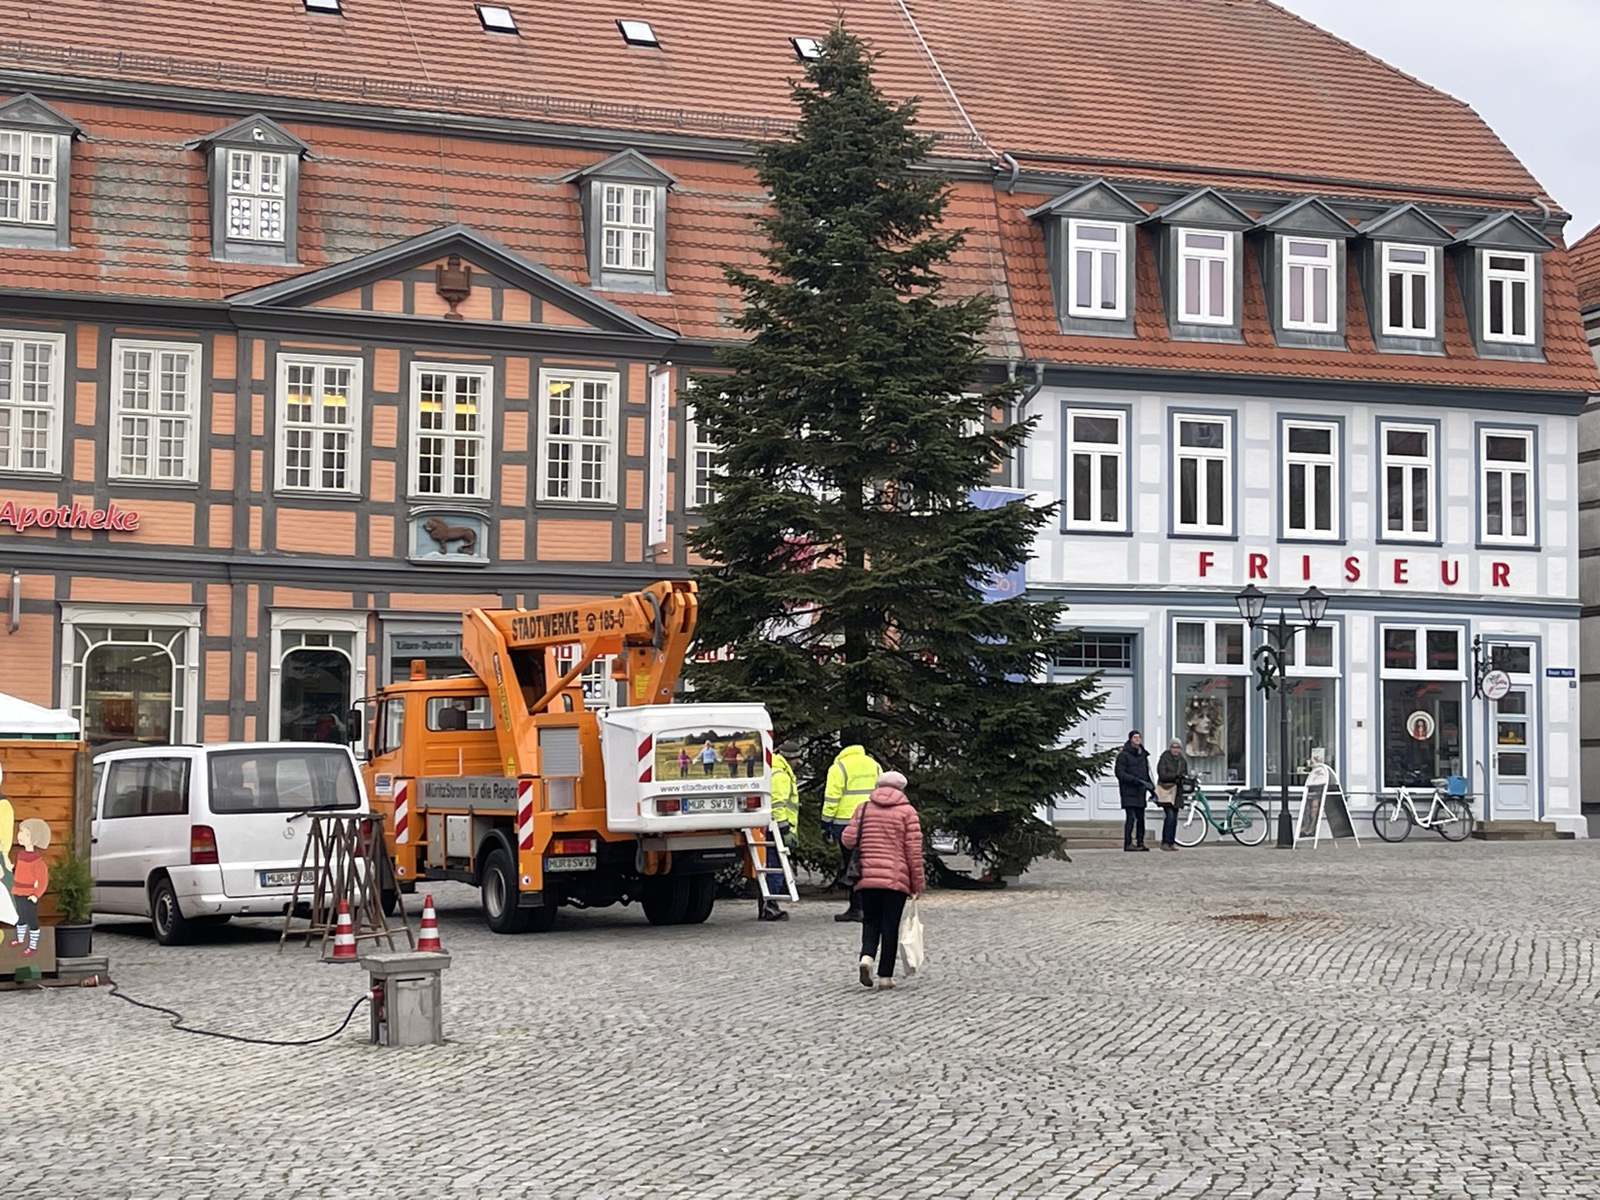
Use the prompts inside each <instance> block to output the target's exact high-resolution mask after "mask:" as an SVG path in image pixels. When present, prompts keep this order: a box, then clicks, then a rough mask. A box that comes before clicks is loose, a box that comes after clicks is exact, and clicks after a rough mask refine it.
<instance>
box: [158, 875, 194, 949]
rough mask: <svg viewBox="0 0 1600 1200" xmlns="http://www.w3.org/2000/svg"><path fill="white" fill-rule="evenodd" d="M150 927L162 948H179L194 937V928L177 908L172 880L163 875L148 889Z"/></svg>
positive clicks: (176, 894)
mask: <svg viewBox="0 0 1600 1200" xmlns="http://www.w3.org/2000/svg"><path fill="white" fill-rule="evenodd" d="M150 925H151V927H152V928H153V929H154V930H155V933H156V941H158V942H160V943H161V944H162V945H163V946H181V945H183V944H184V943H185V942H187V941H188V940H189V939H190V938H191V937H193V936H194V926H193V925H192V924H191V923H190V921H189V919H188V918H187V917H185V916H184V915H183V910H182V909H181V908H179V907H178V893H177V892H176V891H175V890H174V889H173V886H172V880H170V879H168V878H167V877H166V876H164V875H163V876H162V877H161V878H160V879H158V880H156V885H155V887H153V888H151V889H150Z"/></svg>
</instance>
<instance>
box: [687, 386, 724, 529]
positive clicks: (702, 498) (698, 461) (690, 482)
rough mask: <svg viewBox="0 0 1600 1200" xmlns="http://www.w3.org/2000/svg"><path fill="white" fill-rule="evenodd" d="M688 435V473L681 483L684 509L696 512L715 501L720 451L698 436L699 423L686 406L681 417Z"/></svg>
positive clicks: (715, 444)
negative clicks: (682, 485) (682, 484)
mask: <svg viewBox="0 0 1600 1200" xmlns="http://www.w3.org/2000/svg"><path fill="white" fill-rule="evenodd" d="M684 424H685V427H686V432H687V434H688V439H687V447H686V448H687V451H688V463H687V465H688V468H689V469H688V470H687V471H686V472H685V476H686V478H685V480H684V498H683V499H684V505H683V507H684V509H685V510H686V511H688V512H698V511H699V510H700V509H701V508H703V507H704V506H705V505H707V504H713V503H715V502H716V499H717V489H716V484H715V482H714V481H715V480H716V479H717V478H718V477H719V476H721V475H722V473H723V471H722V466H721V462H720V457H721V453H722V448H721V447H720V446H718V445H717V443H715V442H711V441H707V440H706V439H705V438H703V437H701V436H700V423H699V421H697V420H696V419H695V407H694V405H692V404H691V405H689V406H688V409H687V411H686V413H685V415H684Z"/></svg>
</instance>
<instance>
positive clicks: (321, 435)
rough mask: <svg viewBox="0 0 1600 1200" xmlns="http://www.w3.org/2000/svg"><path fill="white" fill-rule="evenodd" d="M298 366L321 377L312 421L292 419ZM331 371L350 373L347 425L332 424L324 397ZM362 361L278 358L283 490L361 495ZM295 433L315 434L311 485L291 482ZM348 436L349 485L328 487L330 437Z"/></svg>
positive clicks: (279, 480)
mask: <svg viewBox="0 0 1600 1200" xmlns="http://www.w3.org/2000/svg"><path fill="white" fill-rule="evenodd" d="M294 367H310V368H311V369H312V370H314V371H315V372H316V374H317V384H318V392H317V394H316V395H314V396H313V399H312V403H313V407H314V410H315V411H314V414H313V417H312V420H311V421H309V422H305V421H297V420H291V418H290V415H289V372H290V370H291V368H294ZM328 370H346V371H349V372H350V391H349V396H348V403H347V404H346V406H345V407H346V409H347V411H346V413H345V423H344V424H343V425H336V424H328V423H326V422H325V421H324V419H323V418H324V416H325V413H324V412H323V405H322V403H321V400H320V397H321V395H323V394H325V393H323V392H322V391H321V385H322V383H323V373H324V372H325V371H328ZM362 386H363V380H362V362H361V360H360V359H359V358H331V357H328V356H325V355H320V354H280V355H278V436H277V455H278V463H277V486H278V489H279V490H280V491H286V492H303V493H308V494H310V493H314V494H317V495H324V496H355V495H359V494H360V492H361V436H362V416H363V413H362V403H363V400H364V399H365V397H364V396H363V393H362ZM291 431H302V432H309V433H310V434H311V435H312V444H311V447H310V451H309V452H310V454H311V456H312V460H313V465H312V467H311V482H310V483H308V484H305V483H291V482H290V480H289V434H290V432H291ZM339 433H343V434H344V435H345V447H344V456H345V468H344V470H345V483H344V486H343V487H325V486H323V485H322V484H321V483H320V482H319V480H320V479H321V477H322V473H323V471H324V469H325V467H324V465H323V464H324V461H325V457H324V456H325V455H327V454H328V453H330V448H329V447H328V446H327V444H326V437H327V435H328V434H339Z"/></svg>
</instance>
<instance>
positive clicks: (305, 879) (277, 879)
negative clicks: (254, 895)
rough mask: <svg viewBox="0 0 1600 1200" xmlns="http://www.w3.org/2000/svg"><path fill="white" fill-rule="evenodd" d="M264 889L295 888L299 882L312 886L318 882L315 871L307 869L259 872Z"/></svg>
mask: <svg viewBox="0 0 1600 1200" xmlns="http://www.w3.org/2000/svg"><path fill="white" fill-rule="evenodd" d="M256 874H257V875H259V876H260V877H261V886H262V887H293V886H294V885H295V882H296V881H297V880H298V881H299V882H300V883H303V884H307V885H310V884H312V883H314V882H315V881H316V878H317V875H316V872H315V871H312V870H311V869H310V868H307V869H306V870H304V871H258V872H256Z"/></svg>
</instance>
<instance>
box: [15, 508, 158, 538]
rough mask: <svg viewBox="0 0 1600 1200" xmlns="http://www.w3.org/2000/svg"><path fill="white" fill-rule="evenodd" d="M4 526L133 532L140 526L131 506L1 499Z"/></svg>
mask: <svg viewBox="0 0 1600 1200" xmlns="http://www.w3.org/2000/svg"><path fill="white" fill-rule="evenodd" d="M6 526H9V527H10V528H12V529H15V530H16V531H17V532H18V533H21V532H22V531H23V530H25V529H34V528H38V529H111V530H117V531H119V532H123V533H132V532H133V531H134V530H136V529H138V528H139V514H138V513H136V512H134V511H133V510H132V509H130V508H118V507H117V506H116V505H115V504H107V505H106V506H105V507H104V508H85V507H83V505H81V504H63V505H60V506H59V507H56V508H38V507H35V506H34V505H32V504H18V503H17V502H16V501H15V500H6V501H3V502H0V528H5V527H6Z"/></svg>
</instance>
